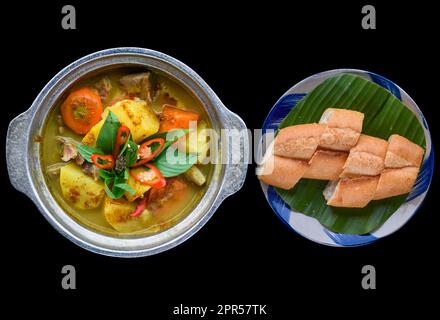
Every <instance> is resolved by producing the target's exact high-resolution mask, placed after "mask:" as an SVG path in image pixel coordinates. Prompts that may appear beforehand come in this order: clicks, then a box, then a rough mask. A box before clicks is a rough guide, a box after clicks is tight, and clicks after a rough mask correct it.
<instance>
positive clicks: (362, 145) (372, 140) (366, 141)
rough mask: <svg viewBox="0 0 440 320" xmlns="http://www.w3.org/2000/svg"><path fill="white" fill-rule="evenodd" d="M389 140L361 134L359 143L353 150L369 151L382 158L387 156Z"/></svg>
mask: <svg viewBox="0 0 440 320" xmlns="http://www.w3.org/2000/svg"><path fill="white" fill-rule="evenodd" d="M387 148H388V142H387V141H386V140H384V139H381V138H376V137H372V136H369V135H366V134H361V136H360V137H359V141H358V143H357V144H356V145H355V146H354V147H353V148H352V149H351V151H353V152H368V153H371V154H372V155H375V156H377V157H380V158H383V159H384V158H385V155H386V153H387Z"/></svg>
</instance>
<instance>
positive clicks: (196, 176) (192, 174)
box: [185, 165, 206, 186]
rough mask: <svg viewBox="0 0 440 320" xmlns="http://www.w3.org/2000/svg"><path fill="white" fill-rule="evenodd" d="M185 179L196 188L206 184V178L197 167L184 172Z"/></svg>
mask: <svg viewBox="0 0 440 320" xmlns="http://www.w3.org/2000/svg"><path fill="white" fill-rule="evenodd" d="M185 177H186V178H188V179H189V180H190V181H192V182H194V183H195V184H196V185H198V186H203V185H204V184H205V182H206V177H205V175H204V174H203V172H202V171H200V169H199V168H197V166H195V165H194V166H192V167H191V168H189V170H188V171H186V172H185Z"/></svg>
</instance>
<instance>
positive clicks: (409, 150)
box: [385, 134, 424, 168]
mask: <svg viewBox="0 0 440 320" xmlns="http://www.w3.org/2000/svg"><path fill="white" fill-rule="evenodd" d="M423 153H424V150H423V148H422V147H420V146H419V145H417V144H415V143H414V142H412V141H410V140H408V139H407V138H405V137H402V136H400V135H398V134H393V135H391V136H390V138H389V139H388V150H387V153H386V157H385V168H403V167H420V164H421V163H422V159H423Z"/></svg>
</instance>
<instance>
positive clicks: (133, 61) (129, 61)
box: [6, 48, 249, 257]
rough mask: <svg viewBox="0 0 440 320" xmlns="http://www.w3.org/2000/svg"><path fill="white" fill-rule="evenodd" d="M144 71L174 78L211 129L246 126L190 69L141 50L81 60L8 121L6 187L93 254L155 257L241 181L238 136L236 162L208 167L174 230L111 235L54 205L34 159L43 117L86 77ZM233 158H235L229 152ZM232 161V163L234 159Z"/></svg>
mask: <svg viewBox="0 0 440 320" xmlns="http://www.w3.org/2000/svg"><path fill="white" fill-rule="evenodd" d="M130 66H133V67H146V68H148V69H150V70H152V71H155V72H159V73H162V74H164V75H166V76H168V77H169V78H171V79H173V80H175V81H176V82H177V83H179V84H180V85H181V86H183V87H184V88H186V89H187V90H188V91H189V92H191V93H192V94H193V95H194V96H195V97H196V98H197V99H199V101H200V102H201V104H202V105H203V106H204V108H205V110H206V113H207V115H208V116H209V118H210V120H211V123H212V126H213V129H215V130H216V131H218V132H220V130H221V129H223V128H225V129H238V130H241V131H242V132H244V131H245V130H246V125H245V124H244V122H243V120H241V119H240V117H239V116H237V115H236V114H235V113H233V112H231V111H229V110H228V109H227V108H226V107H225V106H224V105H223V103H222V102H221V101H220V99H219V98H218V97H217V96H216V94H215V93H214V92H213V91H212V89H211V88H210V87H209V86H208V85H207V84H206V83H205V82H204V81H203V80H202V78H201V77H200V76H198V75H197V74H196V73H195V72H194V71H193V70H192V69H190V68H189V67H188V66H186V65H185V64H183V63H182V62H180V61H178V60H176V59H174V58H172V57H170V56H168V55H165V54H163V53H160V52H157V51H154V50H149V49H143V48H114V49H107V50H103V51H99V52H96V53H93V54H90V55H88V56H85V57H83V58H81V59H79V60H77V61H75V62H73V63H72V64H70V65H69V66H67V67H66V68H64V69H63V70H61V71H60V72H59V73H58V74H57V75H56V76H55V77H54V78H53V79H52V80H50V82H49V83H48V84H47V85H46V86H45V87H44V88H43V90H42V91H41V92H40V94H39V95H38V96H37V98H36V99H35V101H34V102H33V104H32V106H31V107H30V108H29V109H28V110H27V111H26V112H24V113H22V114H20V115H19V116H17V117H16V118H15V119H13V120H12V121H11V123H10V124H9V128H8V134H7V140H6V154H7V166H8V172H9V178H10V180H11V183H12V185H13V186H14V187H15V188H16V189H17V190H19V191H21V192H23V193H24V194H26V195H27V196H28V197H29V198H30V199H31V200H32V201H33V202H34V203H35V205H36V206H37V207H38V209H39V210H40V212H41V213H42V214H43V216H44V217H45V218H46V219H47V220H48V221H49V222H50V223H51V224H52V226H54V228H55V229H57V230H58V231H59V232H60V233H61V234H62V235H64V236H65V237H67V238H68V239H70V240H71V241H72V242H74V243H76V244H77V245H79V246H81V247H83V248H85V249H87V250H90V251H92V252H95V253H99V254H103V255H109V256H116V257H141V256H148V255H152V254H156V253H159V252H162V251H165V250H168V249H170V248H173V247H175V246H176V245H178V244H180V243H182V242H183V241H185V240H187V239H188V238H189V237H191V236H192V235H193V234H194V233H196V232H197V231H198V230H199V229H200V228H201V227H202V226H203V225H204V224H205V223H206V222H207V221H208V220H209V218H210V217H211V216H212V215H213V214H214V212H215V211H216V210H217V208H218V206H219V205H220V204H221V203H222V201H223V200H224V199H225V198H226V197H228V196H229V195H231V194H233V193H235V192H236V191H238V190H239V189H240V188H241V187H242V185H243V183H244V179H245V177H246V171H247V158H248V154H249V153H248V148H249V141H248V138H247V135H241V136H240V146H239V147H240V150H241V152H240V157H241V161H239V163H236V164H232V163H229V164H221V163H219V164H214V168H213V175H212V178H211V181H210V183H209V185H208V186H207V189H206V192H205V194H204V195H203V197H202V198H201V200H200V202H199V203H198V204H197V205H196V206H195V208H194V209H193V210H192V211H191V212H190V213H189V214H188V215H187V216H186V217H185V218H184V219H183V220H181V221H180V222H179V223H177V224H176V225H175V226H173V227H171V228H169V229H167V230H164V231H162V232H159V233H157V234H154V235H149V236H144V237H139V236H138V237H134V236H133V237H129V236H112V235H106V234H102V233H99V232H97V231H95V230H92V229H90V228H88V227H85V226H83V225H81V224H79V223H78V222H77V221H76V220H74V219H73V218H72V217H71V216H70V215H68V214H67V213H66V212H65V211H64V210H63V209H62V208H61V207H60V206H59V204H58V203H57V202H56V201H55V199H54V197H53V196H52V194H51V192H50V191H49V188H48V186H47V184H46V181H45V178H44V175H43V170H42V164H41V159H40V148H41V146H40V143H35V141H34V137H35V136H38V135H41V134H42V132H41V130H42V128H43V127H44V123H45V119H46V117H47V116H48V113H49V112H50V110H51V108H53V107H54V106H55V105H56V103H57V101H58V100H59V99H60V97H61V96H62V95H63V93H65V92H66V90H68V88H70V87H71V86H72V85H74V84H75V83H77V82H78V81H80V80H82V79H84V78H87V77H88V76H90V75H93V74H96V73H99V72H102V71H105V70H108V69H112V68H117V67H130ZM222 143H223V142H222V141H221V140H220V141H218V144H219V146H218V148H219V150H220V153H221V157H222V158H223V159H226V160H228V159H229V160H230V159H231V158H232V155H233V154H234V152H233V150H232V149H231V148H229V147H226V146H225V145H224V143H223V145H222ZM235 156H236V154H235ZM236 162H237V161H236Z"/></svg>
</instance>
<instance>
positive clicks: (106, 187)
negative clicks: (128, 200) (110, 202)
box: [104, 179, 122, 199]
mask: <svg viewBox="0 0 440 320" xmlns="http://www.w3.org/2000/svg"><path fill="white" fill-rule="evenodd" d="M111 184H113V179H105V180H104V190H105V193H106V194H107V195H108V196H109V197H110V198H112V199H119V198H120V197H122V195H120V196H119V197H118V195H116V194H114V193H113V191H112V190H111V189H110V185H111Z"/></svg>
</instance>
